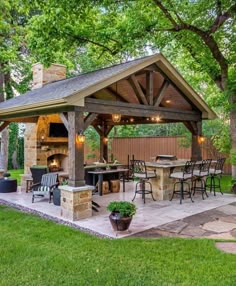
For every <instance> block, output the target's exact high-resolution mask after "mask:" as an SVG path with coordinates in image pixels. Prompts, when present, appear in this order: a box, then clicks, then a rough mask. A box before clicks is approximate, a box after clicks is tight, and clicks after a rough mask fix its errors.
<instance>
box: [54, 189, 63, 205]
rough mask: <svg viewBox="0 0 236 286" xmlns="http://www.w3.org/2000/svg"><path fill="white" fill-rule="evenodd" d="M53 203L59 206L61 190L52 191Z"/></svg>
mask: <svg viewBox="0 0 236 286" xmlns="http://www.w3.org/2000/svg"><path fill="white" fill-rule="evenodd" d="M53 203H54V205H56V206H60V205H61V190H60V189H55V190H53Z"/></svg>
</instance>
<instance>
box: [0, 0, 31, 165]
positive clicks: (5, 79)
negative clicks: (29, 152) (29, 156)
mask: <svg viewBox="0 0 236 286" xmlns="http://www.w3.org/2000/svg"><path fill="white" fill-rule="evenodd" d="M0 11H1V13H0V102H1V101H4V100H6V99H9V98H11V97H13V96H15V95H16V94H17V93H23V92H25V91H26V90H28V88H29V80H30V77H31V75H30V68H31V63H30V61H29V58H28V55H27V52H28V51H27V48H26V46H25V40H24V37H25V24H26V22H27V13H28V9H27V8H26V6H24V5H23V3H20V2H19V1H17V0H2V1H1V2H0ZM11 143H12V142H9V144H8V128H5V129H4V130H3V131H2V145H1V154H0V156H1V159H2V162H3V167H4V169H5V170H7V165H8V145H10V144H11Z"/></svg>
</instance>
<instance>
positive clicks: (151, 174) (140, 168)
mask: <svg viewBox="0 0 236 286" xmlns="http://www.w3.org/2000/svg"><path fill="white" fill-rule="evenodd" d="M131 165H132V166H133V176H134V178H138V179H139V181H138V182H137V183H136V187H135V194H134V197H133V199H132V201H134V199H135V197H136V194H141V195H142V199H143V201H144V203H145V195H146V194H151V196H152V199H153V200H154V201H155V199H154V197H153V194H152V184H151V183H150V182H149V181H148V180H149V179H151V178H156V172H155V171H147V168H146V164H145V161H143V160H131ZM146 184H148V185H149V189H146Z"/></svg>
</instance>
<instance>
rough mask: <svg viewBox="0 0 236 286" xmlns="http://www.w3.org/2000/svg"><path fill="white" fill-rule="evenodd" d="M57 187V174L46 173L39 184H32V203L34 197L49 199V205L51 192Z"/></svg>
mask: <svg viewBox="0 0 236 286" xmlns="http://www.w3.org/2000/svg"><path fill="white" fill-rule="evenodd" d="M58 185H59V180H58V174H57V173H48V174H44V175H43V176H42V179H41V183H37V184H33V185H32V187H31V189H32V193H33V195H32V203H33V202H34V198H35V197H45V196H48V197H49V203H51V198H52V196H53V190H54V189H55V188H56V187H57V186H58Z"/></svg>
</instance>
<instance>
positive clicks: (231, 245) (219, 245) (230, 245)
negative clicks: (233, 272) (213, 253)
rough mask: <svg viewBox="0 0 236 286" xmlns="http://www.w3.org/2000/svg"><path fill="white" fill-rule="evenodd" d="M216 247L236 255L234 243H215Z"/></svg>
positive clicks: (235, 244) (235, 243)
mask: <svg viewBox="0 0 236 286" xmlns="http://www.w3.org/2000/svg"><path fill="white" fill-rule="evenodd" d="M216 247H217V248H218V249H220V250H222V251H224V252H227V253H233V254H236V242H216Z"/></svg>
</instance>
